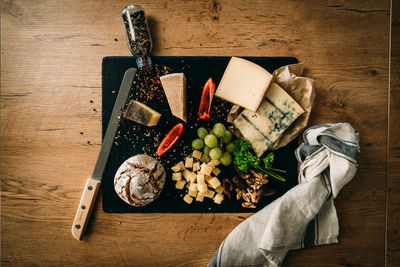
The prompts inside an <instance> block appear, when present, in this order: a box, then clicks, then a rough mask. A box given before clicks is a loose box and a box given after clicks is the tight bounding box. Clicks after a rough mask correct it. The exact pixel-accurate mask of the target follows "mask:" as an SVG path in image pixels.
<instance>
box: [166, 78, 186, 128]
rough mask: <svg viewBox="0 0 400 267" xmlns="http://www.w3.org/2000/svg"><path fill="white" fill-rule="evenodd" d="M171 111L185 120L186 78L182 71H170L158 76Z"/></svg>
mask: <svg viewBox="0 0 400 267" xmlns="http://www.w3.org/2000/svg"><path fill="white" fill-rule="evenodd" d="M160 81H161V84H162V87H163V88H164V92H165V95H166V96H167V100H168V104H169V107H170V109H171V113H172V114H173V115H174V116H175V117H177V118H179V119H181V120H183V121H184V122H186V120H187V118H186V78H185V74H183V73H172V74H167V75H163V76H161V77H160Z"/></svg>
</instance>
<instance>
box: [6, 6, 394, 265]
mask: <svg viewBox="0 0 400 267" xmlns="http://www.w3.org/2000/svg"><path fill="white" fill-rule="evenodd" d="M131 3H132V2H127V1H111V0H104V1H94V0H90V1H72V0H60V1H52V0H42V1H27V0H25V1H23V0H14V1H13V0H2V2H1V4H2V6H1V7H2V8H1V95H0V96H1V118H0V119H1V129H0V131H1V140H0V145H1V147H0V176H1V264H2V265H3V266H27V265H28V266H37V265H39V266H48V265H51V266H64V265H68V266H89V265H95V264H96V265H112V266H205V265H206V264H207V262H208V261H209V259H210V258H211V257H212V255H213V253H214V251H215V250H216V249H217V247H218V246H219V245H220V243H221V242H222V241H223V240H224V238H225V237H226V236H227V235H228V234H229V233H230V232H231V231H232V229H234V228H235V226H237V225H238V224H239V223H240V222H241V221H242V220H243V219H244V218H246V217H248V216H249V214H236V213H235V214H110V213H104V212H103V211H102V207H101V196H100V197H99V198H98V200H97V204H96V208H95V211H94V214H93V217H92V220H91V221H90V223H89V226H88V234H87V236H86V238H85V240H84V241H82V242H79V241H76V240H75V239H73V237H72V235H71V224H72V221H73V218H74V216H75V212H76V208H77V205H78V203H79V199H80V196H81V193H82V189H83V186H84V183H85V181H86V178H87V177H89V176H90V175H91V172H92V170H93V166H94V164H95V161H96V159H97V155H98V153H99V150H100V146H101V110H102V107H101V61H102V58H103V57H105V56H128V55H130V54H129V51H128V49H127V45H126V42H125V39H124V32H123V27H122V21H121V18H120V15H119V14H120V11H121V9H122V8H123V7H124V6H126V5H128V4H131ZM138 4H140V5H142V6H143V7H144V8H145V10H146V12H147V14H148V16H149V21H150V27H151V33H152V37H153V40H154V50H153V55H157V56H170V55H174V56H178V55H179V56H233V55H235V56H294V57H296V58H298V59H299V61H301V62H303V63H304V64H305V66H306V75H307V76H308V77H311V78H313V79H315V87H316V94H317V98H316V106H315V108H314V110H313V114H312V117H311V121H310V125H314V124H319V123H335V122H349V123H350V124H351V125H352V126H353V127H354V128H355V129H356V131H357V132H359V133H360V137H361V162H360V165H359V168H358V171H357V174H356V176H355V178H354V179H353V181H352V182H350V183H349V184H348V185H347V186H345V187H344V189H343V190H342V192H341V193H340V194H339V196H338V198H337V199H336V200H335V205H336V209H337V213H338V217H339V224H340V236H339V243H338V244H335V245H326V246H322V247H318V248H312V249H305V250H298V251H292V252H290V253H289V254H288V256H287V257H286V259H285V262H284V264H283V265H284V266H384V265H385V264H386V265H387V266H399V264H400V237H399V236H400V229H399V225H400V193H399V188H400V167H399V166H400V146H399V144H400V137H399V131H400V126H399V125H400V123H399V121H400V108H399V106H400V105H399V103H400V75H399V74H400V73H399V69H400V34H399V28H400V23H399V15H400V12H399V11H400V7H399V6H400V4H399V2H398V1H397V2H396V1H393V3H391V2H390V1H389V0H383V1H382V0H367V1H361V0H360V1H344V0H339V1H338V0H336V1H293V0H283V1H261V0H260V1H233V0H232V1H220V0H210V1H205V0H202V1H180V0H164V1H161V0H160V1H149V0H143V1H141V2H138ZM396 33H397V34H396Z"/></svg>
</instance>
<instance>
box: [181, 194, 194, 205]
mask: <svg viewBox="0 0 400 267" xmlns="http://www.w3.org/2000/svg"><path fill="white" fill-rule="evenodd" d="M183 200H184V201H185V202H186V203H188V204H190V203H192V201H193V198H191V197H190V196H189V195H185V196H184V197H183Z"/></svg>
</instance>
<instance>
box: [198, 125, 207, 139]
mask: <svg viewBox="0 0 400 267" xmlns="http://www.w3.org/2000/svg"><path fill="white" fill-rule="evenodd" d="M207 134H208V131H207V129H206V128H204V127H200V128H199V129H197V135H198V136H199V138H200V139H204V137H206V135H207Z"/></svg>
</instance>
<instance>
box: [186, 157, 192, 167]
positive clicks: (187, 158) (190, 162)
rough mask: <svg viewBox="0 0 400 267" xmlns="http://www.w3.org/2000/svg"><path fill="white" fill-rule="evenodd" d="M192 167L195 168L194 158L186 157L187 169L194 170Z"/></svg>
mask: <svg viewBox="0 0 400 267" xmlns="http://www.w3.org/2000/svg"><path fill="white" fill-rule="evenodd" d="M192 166H193V158H191V157H186V160H185V168H192Z"/></svg>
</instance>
